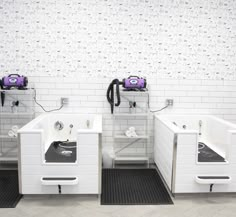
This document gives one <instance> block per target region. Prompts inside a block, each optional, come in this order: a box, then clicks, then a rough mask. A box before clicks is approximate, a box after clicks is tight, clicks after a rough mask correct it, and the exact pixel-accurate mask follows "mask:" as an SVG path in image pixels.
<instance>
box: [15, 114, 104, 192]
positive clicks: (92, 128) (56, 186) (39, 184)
mask: <svg viewBox="0 0 236 217" xmlns="http://www.w3.org/2000/svg"><path fill="white" fill-rule="evenodd" d="M57 121H61V122H62V123H63V125H64V127H63V129H62V130H57V129H55V127H54V125H55V123H56V122H57ZM18 134H19V146H20V154H19V156H20V159H19V183H20V193H22V194H58V193H62V194H100V183H101V181H100V177H101V160H100V158H101V154H100V152H101V134H102V116H100V115H80V114H59V113H54V114H52V113H50V114H43V115H40V116H39V117H37V118H36V119H34V120H32V121H31V122H29V123H28V124H27V125H25V126H24V127H23V128H21V129H20V130H19V131H18ZM66 140H68V141H70V142H74V143H73V144H76V145H75V146H74V150H76V154H75V158H74V160H73V161H71V162H64V161H61V162H54V161H53V162H48V161H46V153H47V151H48V149H49V147H50V145H51V144H52V143H53V142H54V141H66Z"/></svg>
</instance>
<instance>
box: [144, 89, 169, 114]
mask: <svg viewBox="0 0 236 217" xmlns="http://www.w3.org/2000/svg"><path fill="white" fill-rule="evenodd" d="M168 107H169V105H166V106H164V107H163V108H160V109H157V110H151V108H150V98H149V93H148V109H149V111H150V112H152V113H155V112H160V111H162V110H164V109H166V108H168Z"/></svg>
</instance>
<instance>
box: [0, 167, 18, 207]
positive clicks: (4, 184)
mask: <svg viewBox="0 0 236 217" xmlns="http://www.w3.org/2000/svg"><path fill="white" fill-rule="evenodd" d="M21 197H22V195H20V194H19V188H18V173H17V170H0V208H15V207H16V205H17V203H18V202H19V201H20V199H21Z"/></svg>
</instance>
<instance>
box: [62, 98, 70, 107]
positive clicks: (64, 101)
mask: <svg viewBox="0 0 236 217" xmlns="http://www.w3.org/2000/svg"><path fill="white" fill-rule="evenodd" d="M68 104H69V98H64V97H61V105H68Z"/></svg>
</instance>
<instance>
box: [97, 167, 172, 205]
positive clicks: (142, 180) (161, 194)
mask: <svg viewBox="0 0 236 217" xmlns="http://www.w3.org/2000/svg"><path fill="white" fill-rule="evenodd" d="M101 204H102V205H153V204H159V205H161V204H173V202H172V200H171V197H170V195H169V193H168V191H167V190H166V188H165V185H164V184H163V182H162V180H161V178H160V176H159V174H158V173H157V171H156V170H155V169H103V170H102V195H101Z"/></svg>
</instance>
